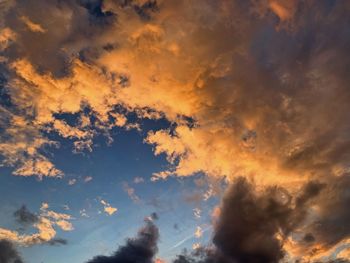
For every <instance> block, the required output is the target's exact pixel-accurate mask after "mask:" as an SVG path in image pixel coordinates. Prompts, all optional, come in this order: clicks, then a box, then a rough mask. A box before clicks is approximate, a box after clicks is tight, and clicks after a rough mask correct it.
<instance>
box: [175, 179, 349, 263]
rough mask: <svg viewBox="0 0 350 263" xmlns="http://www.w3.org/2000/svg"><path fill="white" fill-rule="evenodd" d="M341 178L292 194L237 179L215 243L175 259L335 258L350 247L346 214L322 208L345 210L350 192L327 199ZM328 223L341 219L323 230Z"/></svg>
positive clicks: (217, 226)
mask: <svg viewBox="0 0 350 263" xmlns="http://www.w3.org/2000/svg"><path fill="white" fill-rule="evenodd" d="M337 180H339V181H341V182H342V183H341V184H342V185H344V187H346V184H344V181H343V180H348V178H339V179H337ZM339 181H337V182H332V183H329V184H324V183H319V182H309V183H307V184H306V185H305V186H304V187H303V188H302V189H300V190H299V191H298V193H296V194H295V196H294V197H293V196H292V195H291V194H290V193H289V192H288V191H287V190H286V189H284V188H281V187H278V186H274V187H268V188H261V187H260V188H259V187H256V186H255V184H254V183H250V182H248V181H247V180H246V179H244V178H238V179H236V180H235V181H234V183H233V184H232V185H231V186H230V188H229V189H228V191H227V193H226V195H225V197H224V199H223V202H222V206H221V209H220V211H221V212H220V215H219V216H218V219H217V220H216V222H215V224H214V227H215V228H214V236H213V245H214V246H213V247H208V248H203V249H200V250H199V251H194V253H193V255H192V256H191V254H190V255H189V254H186V253H185V254H184V255H179V256H178V258H177V259H176V260H175V262H247V263H249V262H264V263H267V262H270V263H273V262H276V263H277V262H284V261H286V262H294V261H299V262H318V261H319V262H324V258H332V257H333V258H334V257H335V255H336V254H337V253H339V251H341V250H340V249H341V248H342V247H343V249H345V248H347V247H349V246H350V243H349V241H348V238H347V237H348V236H349V231H348V230H347V228H348V225H349V224H348V223H345V221H344V220H347V216H346V215H344V214H342V213H332V211H329V213H327V214H325V213H324V212H323V211H326V210H327V211H328V209H329V207H328V206H329V204H330V203H328V202H331V203H332V206H333V207H334V209H337V208H338V207H339V206H342V207H343V209H344V211H347V210H346V209H345V206H344V205H343V202H344V201H346V200H347V198H348V196H347V195H343V194H340V195H339V196H338V197H337V198H336V199H334V197H333V198H331V199H332V200H331V199H328V198H330V196H331V195H330V194H329V191H331V192H332V191H334V190H333V189H334V184H336V185H338V183H339ZM338 186H340V185H338ZM326 200H327V201H326ZM345 213H346V212H345ZM329 221H336V222H338V223H337V224H331V225H332V230H330V229H324V227H327V222H329ZM340 222H342V223H340ZM337 227H339V229H337ZM340 228H341V230H340ZM197 230H200V229H197ZM197 232H200V231H196V233H197ZM329 240H332V241H333V242H332V243H330V242H329ZM291 242H292V243H293V244H291ZM336 250H338V252H337V253H335V251H336ZM343 253H346V252H345V250H344V252H343ZM339 254H340V256H341V253H339ZM181 260H182V261H181ZM186 260H187V261H186ZM201 260H202V261H201ZM283 260H284V261H283Z"/></svg>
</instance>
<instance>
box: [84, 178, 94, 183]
mask: <svg viewBox="0 0 350 263" xmlns="http://www.w3.org/2000/svg"><path fill="white" fill-rule="evenodd" d="M92 179H93V178H92V176H86V177H85V178H84V183H88V182H90V181H91V180H92Z"/></svg>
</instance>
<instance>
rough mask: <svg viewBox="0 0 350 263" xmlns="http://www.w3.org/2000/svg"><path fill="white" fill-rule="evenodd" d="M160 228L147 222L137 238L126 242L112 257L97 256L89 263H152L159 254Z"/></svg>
mask: <svg viewBox="0 0 350 263" xmlns="http://www.w3.org/2000/svg"><path fill="white" fill-rule="evenodd" d="M158 238H159V233H158V228H157V227H156V226H155V225H154V224H153V222H152V221H146V225H145V226H144V227H143V228H141V229H140V230H139V232H138V234H137V236H136V237H135V238H130V239H127V240H126V244H125V245H123V246H120V247H119V248H118V250H117V251H116V252H114V253H113V254H112V255H111V256H97V257H95V258H93V259H92V260H90V261H88V263H102V262H103V263H108V262H111V263H112V262H113V263H119V262H120V263H124V262H138V263H152V262H153V259H154V257H155V254H156V253H157V251H158V249H157V241H158Z"/></svg>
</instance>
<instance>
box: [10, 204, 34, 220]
mask: <svg viewBox="0 0 350 263" xmlns="http://www.w3.org/2000/svg"><path fill="white" fill-rule="evenodd" d="M13 215H14V216H15V218H16V220H17V221H18V222H19V223H21V224H34V223H36V222H38V220H39V217H38V216H37V215H36V214H33V213H32V212H30V211H29V210H28V209H27V207H26V206H25V205H22V206H21V208H20V209H18V210H17V211H15V212H14V213H13Z"/></svg>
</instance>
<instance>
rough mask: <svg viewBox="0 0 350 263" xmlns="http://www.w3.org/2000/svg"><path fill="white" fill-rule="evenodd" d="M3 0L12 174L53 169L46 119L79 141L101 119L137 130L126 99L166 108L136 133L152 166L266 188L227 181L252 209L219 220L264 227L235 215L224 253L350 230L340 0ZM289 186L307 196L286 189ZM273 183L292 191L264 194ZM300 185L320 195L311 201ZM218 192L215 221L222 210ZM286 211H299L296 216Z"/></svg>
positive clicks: (337, 236) (147, 111) (54, 172)
mask: <svg viewBox="0 0 350 263" xmlns="http://www.w3.org/2000/svg"><path fill="white" fill-rule="evenodd" d="M8 2H9V3H8V4H6V8H3V10H2V11H1V12H2V13H1V14H2V16H1V17H2V18H1V23H0V25H1V32H2V34H1V37H0V51H1V54H0V55H1V63H2V64H1V67H2V68H3V69H4V70H3V72H4V73H2V75H3V76H2V78H4V81H3V82H4V83H2V84H1V85H2V86H3V89H4V91H5V92H6V95H7V96H8V97H9V98H10V102H11V103H9V105H8V104H6V105H5V104H4V105H3V106H1V107H0V111H1V117H0V126H1V133H0V141H1V142H0V154H1V155H2V156H3V159H2V164H3V165H7V166H13V167H14V171H13V174H14V175H19V176H32V175H37V176H39V177H40V178H42V177H45V176H47V177H61V176H63V174H64V171H61V170H60V169H59V167H56V166H55V164H54V163H53V162H52V161H51V158H49V156H50V155H49V154H48V152H49V151H50V148H51V147H59V144H58V143H57V142H55V141H53V140H52V139H50V138H52V137H51V136H49V134H50V133H54V134H55V135H57V136H60V137H62V138H65V139H66V140H71V141H72V147H73V151H74V152H80V151H85V150H87V151H92V150H93V144H94V138H95V137H96V136H97V135H100V134H103V135H105V136H106V137H107V141H109V142H110V141H111V140H112V139H111V135H110V132H111V130H112V129H113V128H116V127H118V128H124V129H126V130H128V129H130V128H132V127H134V128H136V129H140V125H139V124H138V123H137V122H136V123H129V120H128V118H127V114H128V113H130V112H134V113H136V115H137V117H138V118H140V119H142V118H148V119H154V120H156V119H159V118H164V119H166V120H168V121H169V122H170V123H171V126H170V127H168V128H164V129H158V130H157V129H156V130H152V131H150V132H149V133H148V134H147V136H146V138H145V140H144V141H145V142H146V143H148V144H150V145H152V146H153V148H154V153H155V154H156V155H160V154H163V155H165V156H166V158H167V160H168V162H169V163H170V168H169V169H166V170H164V171H159V172H157V173H155V174H154V176H153V177H152V180H153V181H156V180H157V179H166V178H167V177H169V176H190V175H193V174H194V173H197V172H203V173H205V174H206V175H208V176H209V177H219V178H226V180H227V181H228V182H231V183H232V182H235V180H236V179H235V178H237V177H238V176H244V177H249V178H250V177H252V178H254V180H255V183H256V184H257V185H258V186H259V187H262V185H264V186H267V188H266V189H269V190H267V192H265V193H262V194H261V195H260V194H256V193H255V189H253V188H254V187H252V186H250V185H249V184H247V183H245V182H244V181H241V182H240V183H239V184H237V183H235V184H234V185H235V186H236V188H235V189H236V192H237V193H239V192H240V189H241V188H242V189H245V190H246V191H247V193H246V194H243V193H242V196H237V194H234V193H232V200H231V201H232V202H237V205H238V207H239V205H240V204H241V203H240V202H242V203H244V204H247V205H248V207H250V206H251V207H254V208H256V212H258V215H256V214H255V213H253V212H252V218H251V219H249V220H248V219H246V218H245V217H244V215H245V214H244V213H242V215H241V216H242V218H239V217H233V218H232V219H234V220H238V221H239V222H241V221H243V222H244V223H252V224H253V223H254V224H255V223H256V224H257V225H259V224H258V223H259V222H260V221H262V222H264V223H265V224H266V225H267V226H266V228H265V231H267V232H265V233H259V234H257V233H255V232H254V231H255V230H256V227H257V226H251V227H250V228H249V230H246V229H245V228H243V229H241V230H240V231H243V232H244V231H247V232H246V233H245V234H247V235H246V236H245V237H244V238H247V240H248V241H249V243H250V241H252V242H251V243H250V247H246V246H243V247H242V244H241V243H240V242H238V243H237V246H236V247H235V248H234V249H231V248H226V247H225V246H222V247H220V249H221V250H222V253H224V254H225V253H226V251H227V250H230V251H231V252H230V253H231V254H230V257H236V258H240V257H243V258H245V257H248V258H249V257H253V256H252V255H251V254H249V253H253V255H254V253H258V254H259V253H260V254H263V256H264V257H266V258H267V260H271V261H272V262H273V261H274V260H279V259H280V258H281V257H282V256H283V253H284V251H288V253H290V254H295V255H301V254H303V253H304V254H307V253H308V255H309V256H310V257H311V258H312V260H313V258H314V256H315V255H320V254H321V253H326V252H327V251H329V249H332V248H333V247H334V246H337V244H338V245H339V244H343V243H342V242H344V240H345V239H346V238H347V237H348V236H349V229H348V226H347V224H346V222H348V221H349V215H348V213H347V212H346V211H348V209H344V207H345V204H346V203H348V197H347V196H348V195H347V190H346V188H347V187H348V176H349V175H348V174H349V162H350V159H349V158H350V154H349V142H350V139H349V131H350V126H349V122H348V119H349V112H350V104H349V99H350V93H349V88H348V83H349V74H348V68H349V65H350V60H349V58H350V56H349V48H348V47H349V44H350V39H349V37H348V28H349V25H350V18H349V15H348V14H349V11H350V3H349V2H348V1H316V0H310V1H301V0H292V1H286V0H261V1H254V0H247V1H239V0H237V1H236V0H234V1H232V0H222V1H210V0H205V1H185V0H182V1H173V0H169V1H102V0H101V1H73V0H69V1H24V0H18V1H8ZM36 10H45V12H42V13H40V14H39V13H37V12H36ZM47 58H50V59H47ZM64 114H67V115H69V116H75V117H76V119H75V120H74V121H71V120H68V118H67V119H65V118H64ZM141 128H142V127H141ZM308 182H321V185H322V187H321V186H319V185H318V184H316V186H315V185H312V184H308ZM238 185H239V186H238ZM271 185H277V187H276V188H271V187H269V186H271ZM303 185H308V187H310V188H307V189H305V195H298V194H295V193H297V192H298V191H299V190H300V189H301V187H302V186H303ZM313 187H315V188H313ZM318 187H320V190H317V189H318ZM285 188H287V189H288V190H289V192H290V194H291V196H293V197H295V196H296V197H295V198H296V199H295V200H294V198H292V199H293V200H294V202H295V204H293V205H289V204H288V205H287V204H285V203H283V202H282V201H281V200H277V201H278V202H277V201H276V200H275V199H274V198H272V201H274V202H275V203H274V202H272V201H269V200H270V199H269V198H270V197H271V195H273V196H274V195H277V196H280V195H282V193H283V192H284V191H282V190H281V189H285ZM321 188H322V189H321ZM264 189H265V188H264ZM273 189H274V190H273ZM315 189H316V190H317V191H316V192H313V191H315ZM308 191H310V192H309V194H306V192H308ZM318 191H319V192H318ZM211 194H212V193H208V195H207V196H209V197H210V195H211ZM228 196H230V194H228ZM287 196H288V195H287ZM209 197H208V198H209ZM240 197H242V198H243V199H242V200H241V199H240ZM245 198H246V199H245ZM285 198H287V199H288V197H285ZM310 200H318V202H317V204H314V205H311V204H310V211H312V213H311V214H310V213H308V212H306V211H305V209H304V207H306V206H309V203H310V202H311V201H310ZM225 202H226V201H224V203H223V204H224V205H223V207H222V209H221V210H220V216H219V219H218V220H219V221H218V226H220V225H221V224H222V223H223V222H224V221H225V220H224V219H225V218H226V216H227V217H230V216H231V214H230V213H228V212H226V211H227V210H226V209H224V208H225V204H226V203H225ZM271 202H272V203H271ZM257 203H258V204H259V205H257ZM103 205H104V206H105V210H106V209H107V211H106V212H107V213H114V212H115V211H116V210H115V208H113V207H111V206H110V205H109V204H108V203H106V204H103ZM268 205H271V206H272V207H271V209H272V211H269V212H272V214H273V217H272V215H271V214H269V213H267V214H266V212H267V210H269V209H270V207H269V209H268V207H267V206H268ZM274 209H276V211H275V210H274ZM242 210H243V211H244V209H243V205H242ZM296 211H298V213H297V212H296ZM275 212H276V214H274V213H275ZM259 213H260V214H259ZM255 215H256V216H257V218H259V219H260V217H261V218H262V219H261V220H258V219H257V218H255ZM294 217H300V218H302V219H305V222H309V224H304V225H298V226H296V225H294V223H295V218H294ZM266 218H269V219H270V220H269V221H266ZM285 218H288V219H285ZM220 220H221V221H220ZM254 220H255V221H254ZM246 221H248V222H246ZM301 221H303V220H301ZM220 222H221V223H220ZM310 222H311V223H310ZM60 224H61V223H60ZM61 225H63V224H61ZM248 225H249V224H248ZM320 225H322V226H324V227H320ZM280 229H283V231H284V232H282V233H280V232H279V231H280ZM228 230H230V231H233V232H235V231H238V230H237V229H234V228H230V227H228ZM250 231H253V232H250ZM222 232H224V231H222ZM228 232H229V231H228ZM291 232H296V233H295V234H294V235H293V236H292V237H290V236H289V235H287V234H288V233H291ZM220 233H221V232H220V231H219V230H218V231H217V232H216V236H215V237H214V243H215V244H216V245H217V246H218V247H219V245H218V244H221V240H225V235H221V234H220ZM255 235H257V236H255ZM286 236H288V238H287V237H286ZM282 237H285V238H286V240H280V239H279V238H282ZM244 238H243V237H242V240H241V241H242V242H243V241H246V242H248V241H247V240H246V239H244ZM250 238H251V239H250ZM257 240H260V241H261V240H262V241H264V242H263V243H264V244H265V247H264V248H258V247H256V242H258V241H257ZM260 241H259V242H260ZM303 242H304V243H303ZM282 244H283V246H282ZM306 244H307V245H306ZM281 246H282V247H283V248H282V247H281ZM235 249H243V250H244V251H245V252H244V253H243V254H239V253H240V252H239V251H236V250H235ZM256 250H258V251H256Z"/></svg>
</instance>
